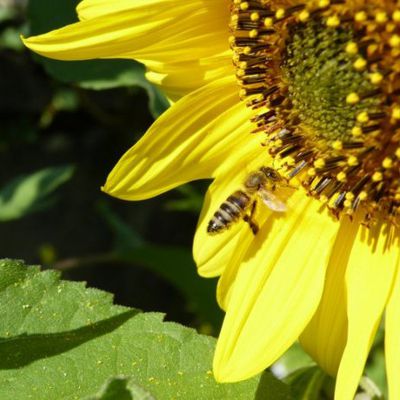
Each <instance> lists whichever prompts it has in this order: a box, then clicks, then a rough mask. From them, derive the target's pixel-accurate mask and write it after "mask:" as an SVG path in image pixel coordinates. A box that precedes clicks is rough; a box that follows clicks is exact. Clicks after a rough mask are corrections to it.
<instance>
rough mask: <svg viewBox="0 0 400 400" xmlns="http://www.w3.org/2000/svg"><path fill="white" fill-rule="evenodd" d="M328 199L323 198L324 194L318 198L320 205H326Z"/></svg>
mask: <svg viewBox="0 0 400 400" xmlns="http://www.w3.org/2000/svg"><path fill="white" fill-rule="evenodd" d="M328 200H329V199H328V197H327V196H325V195H324V194H323V195H322V196H321V197H320V198H319V201H320V202H321V203H322V204H326V203H327V202H328Z"/></svg>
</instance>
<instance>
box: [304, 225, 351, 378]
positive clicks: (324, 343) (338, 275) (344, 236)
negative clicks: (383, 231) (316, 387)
mask: <svg viewBox="0 0 400 400" xmlns="http://www.w3.org/2000/svg"><path fill="white" fill-rule="evenodd" d="M357 230H358V226H357V224H356V223H352V222H350V221H349V220H348V219H344V220H343V221H341V226H340V229H339V232H338V234H337V237H336V241H335V244H334V246H333V248H332V252H331V256H330V259H329V265H328V269H327V274H326V281H325V287H324V292H323V295H322V299H321V302H320V304H319V306H318V309H317V311H316V313H315V314H314V316H313V318H312V320H311V321H310V323H309V324H308V326H307V328H306V329H305V330H304V332H303V333H302V335H301V337H300V342H301V344H302V346H303V347H304V348H305V350H306V351H307V352H308V353H309V354H310V355H311V356H312V357H313V359H314V360H316V361H317V362H318V364H319V365H320V367H321V368H323V369H324V370H325V371H326V372H327V373H329V374H330V375H332V376H336V374H337V371H338V368H339V364H340V360H341V358H342V354H343V351H344V348H345V346H346V340H347V293H346V285H345V273H346V268H347V262H348V260H349V257H350V253H351V250H352V247H353V242H354V240H355V237H356V235H357Z"/></svg>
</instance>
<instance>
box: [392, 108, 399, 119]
mask: <svg viewBox="0 0 400 400" xmlns="http://www.w3.org/2000/svg"><path fill="white" fill-rule="evenodd" d="M392 117H393V118H394V119H396V120H399V119H400V106H395V107H394V108H393V110H392Z"/></svg>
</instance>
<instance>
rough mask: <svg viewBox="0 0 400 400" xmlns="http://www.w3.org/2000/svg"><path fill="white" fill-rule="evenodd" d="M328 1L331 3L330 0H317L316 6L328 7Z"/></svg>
mask: <svg viewBox="0 0 400 400" xmlns="http://www.w3.org/2000/svg"><path fill="white" fill-rule="evenodd" d="M330 3H331V2H330V0H319V2H318V7H319V8H325V7H328V6H329V4H330Z"/></svg>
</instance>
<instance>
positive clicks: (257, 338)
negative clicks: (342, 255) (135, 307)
mask: <svg viewBox="0 0 400 400" xmlns="http://www.w3.org/2000/svg"><path fill="white" fill-rule="evenodd" d="M289 206H290V207H291V211H290V212H288V213H287V215H286V216H285V217H280V218H279V217H278V216H276V215H274V216H273V217H271V218H268V219H267V220H266V222H265V223H264V224H263V226H262V227H261V230H260V232H259V233H258V234H257V236H256V237H255V238H254V240H253V241H252V243H251V246H250V247H249V248H248V250H247V252H246V255H245V257H244V258H243V262H242V264H241V266H240V268H239V269H238V271H237V273H236V274H235V275H236V278H235V281H234V286H233V288H232V289H231V293H230V296H229V301H228V302H227V312H226V317H225V320H224V324H223V327H222V330H221V334H220V338H219V341H218V345H217V349H216V354H215V359H214V372H215V376H216V378H217V379H218V380H220V381H236V380H241V379H246V378H248V377H250V376H252V375H254V374H256V373H258V372H260V371H262V370H263V369H264V368H266V367H267V366H268V365H270V364H271V363H273V362H274V361H275V360H276V359H277V358H278V357H279V356H280V355H281V354H282V353H283V352H284V351H285V350H286V349H287V348H288V347H289V346H290V345H291V344H292V343H293V342H294V341H295V340H296V339H297V338H298V336H299V335H300V333H301V332H302V331H303V329H304V328H305V326H306V325H307V323H308V322H309V321H310V319H311V317H312V315H313V313H314V312H315V310H316V308H317V306H318V303H319V301H320V298H321V295H322V290H323V287H324V278H325V270H326V267H327V264H328V257H329V254H330V249H331V246H332V244H333V241H334V238H335V236H336V233H337V230H338V224H337V223H336V222H335V221H332V220H331V219H330V218H329V217H328V216H327V215H325V214H321V213H320V212H319V205H318V203H317V202H315V201H314V200H310V199H308V198H307V197H306V196H304V194H302V193H301V192H299V191H298V192H296V193H295V194H294V195H293V196H292V198H291V199H290V200H289ZM304 238H307V240H304ZM224 273H228V270H226V271H225V272H224Z"/></svg>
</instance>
